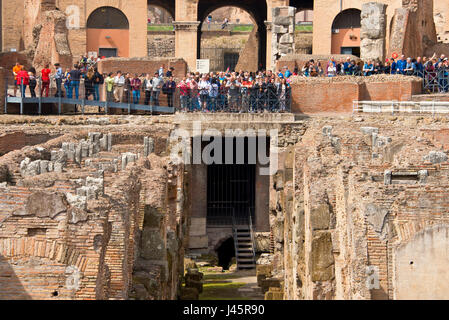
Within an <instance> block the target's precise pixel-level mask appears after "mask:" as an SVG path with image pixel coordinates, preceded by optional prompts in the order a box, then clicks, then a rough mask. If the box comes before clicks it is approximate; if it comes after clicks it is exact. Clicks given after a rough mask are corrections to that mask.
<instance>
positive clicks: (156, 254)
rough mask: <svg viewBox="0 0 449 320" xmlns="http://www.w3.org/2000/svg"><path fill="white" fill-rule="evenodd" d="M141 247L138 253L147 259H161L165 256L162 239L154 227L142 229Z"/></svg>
mask: <svg viewBox="0 0 449 320" xmlns="http://www.w3.org/2000/svg"><path fill="white" fill-rule="evenodd" d="M141 248H142V250H141V253H140V255H141V257H142V258H144V259H147V260H162V259H164V257H165V256H166V251H165V243H164V239H163V238H162V236H161V234H160V233H159V232H158V231H157V230H154V229H148V228H144V229H143V231H142V243H141Z"/></svg>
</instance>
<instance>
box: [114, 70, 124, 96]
mask: <svg viewBox="0 0 449 320" xmlns="http://www.w3.org/2000/svg"><path fill="white" fill-rule="evenodd" d="M114 87H115V89H114V98H115V102H122V101H123V92H124V88H125V77H124V76H123V75H122V72H121V71H118V72H117V75H116V76H115V78H114Z"/></svg>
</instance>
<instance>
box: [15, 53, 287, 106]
mask: <svg viewBox="0 0 449 320" xmlns="http://www.w3.org/2000/svg"><path fill="white" fill-rule="evenodd" d="M173 72H174V68H173V67H171V68H170V69H169V70H168V71H166V72H165V70H164V67H163V66H161V67H160V68H159V69H158V70H156V71H155V72H154V73H146V74H131V73H125V72H122V71H117V72H110V73H108V74H102V73H100V72H99V71H98V69H97V67H96V64H95V63H93V62H89V61H82V60H81V61H80V62H79V63H78V64H75V65H74V67H73V68H72V69H66V70H65V72H64V71H63V70H62V68H61V66H60V64H58V63H56V64H55V65H54V70H51V69H50V66H49V65H46V66H45V67H44V68H43V69H42V70H40V76H39V75H37V72H36V70H35V69H34V68H31V69H30V70H26V69H25V67H24V66H21V65H20V64H19V63H17V64H16V66H15V67H14V68H13V73H14V85H15V90H14V96H15V95H16V91H17V89H18V88H20V90H21V94H22V96H24V97H25V96H26V90H27V88H28V90H29V92H30V95H31V97H36V87H37V86H39V88H40V96H41V97H48V96H49V91H50V90H49V88H50V81H51V79H54V82H55V84H56V93H55V96H56V97H67V98H69V99H72V98H73V99H80V98H81V99H86V100H89V99H93V100H97V101H98V100H100V93H101V91H103V90H104V92H105V100H106V101H109V102H117V103H131V104H144V105H150V106H159V105H160V95H161V94H163V95H165V96H166V102H167V103H166V106H168V107H175V104H176V107H177V108H178V109H179V111H181V112H194V111H201V112H218V111H227V112H262V111H265V110H266V111H271V112H284V111H287V110H288V109H289V103H290V95H291V93H290V79H289V78H290V77H291V76H292V74H293V73H292V72H291V71H290V70H289V69H288V68H287V67H284V70H283V71H279V72H277V73H273V72H271V71H260V72H257V73H254V72H244V71H240V72H230V71H229V70H228V71H227V72H211V73H205V74H200V73H198V72H197V73H188V74H187V75H186V76H185V77H183V78H182V79H179V80H178V81H176V80H175V78H174V76H173ZM38 80H39V81H38ZM80 86H82V88H84V90H81V89H80ZM103 86H104V89H103V90H102V87H103ZM175 101H176V102H177V103H175Z"/></svg>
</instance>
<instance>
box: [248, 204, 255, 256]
mask: <svg viewBox="0 0 449 320" xmlns="http://www.w3.org/2000/svg"><path fill="white" fill-rule="evenodd" d="M248 210H249V233H250V235H251V246H252V252H253V261H254V263H255V262H256V248H255V247H254V243H255V242H254V228H253V218H252V217H253V213H252V211H251V208H248Z"/></svg>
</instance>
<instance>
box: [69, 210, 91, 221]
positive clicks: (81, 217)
mask: <svg viewBox="0 0 449 320" xmlns="http://www.w3.org/2000/svg"><path fill="white" fill-rule="evenodd" d="M67 213H68V221H69V223H71V224H77V223H78V222H85V221H87V217H88V214H87V212H86V211H85V210H83V209H80V208H78V207H72V208H70V209H69V210H68V212H67Z"/></svg>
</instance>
